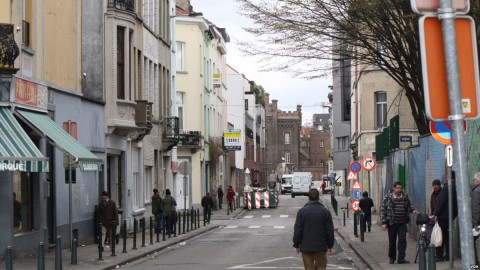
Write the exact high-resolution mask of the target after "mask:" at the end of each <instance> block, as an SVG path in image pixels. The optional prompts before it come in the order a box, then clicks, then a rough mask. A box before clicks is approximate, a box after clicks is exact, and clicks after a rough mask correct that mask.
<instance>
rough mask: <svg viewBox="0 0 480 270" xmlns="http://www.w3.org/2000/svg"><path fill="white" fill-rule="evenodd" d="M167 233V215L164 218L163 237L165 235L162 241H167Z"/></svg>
mask: <svg viewBox="0 0 480 270" xmlns="http://www.w3.org/2000/svg"><path fill="white" fill-rule="evenodd" d="M166 231H167V219H166V217H165V215H164V216H163V230H162V235H163V238H162V241H166V239H165V232H166Z"/></svg>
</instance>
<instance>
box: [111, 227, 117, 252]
mask: <svg viewBox="0 0 480 270" xmlns="http://www.w3.org/2000/svg"><path fill="white" fill-rule="evenodd" d="M116 225H117V224H115V220H114V221H112V227H111V229H110V241H111V242H112V243H111V249H112V254H111V255H110V256H117V254H115V244H116V243H117V226H116Z"/></svg>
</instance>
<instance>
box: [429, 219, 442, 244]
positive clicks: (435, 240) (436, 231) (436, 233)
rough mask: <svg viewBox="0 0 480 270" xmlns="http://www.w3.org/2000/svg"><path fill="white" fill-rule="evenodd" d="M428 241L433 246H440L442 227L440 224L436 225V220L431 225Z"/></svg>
mask: <svg viewBox="0 0 480 270" xmlns="http://www.w3.org/2000/svg"><path fill="white" fill-rule="evenodd" d="M430 243H432V244H433V245H434V246H435V247H441V246H442V243H443V238H442V229H441V228H440V225H438V222H436V223H435V226H433V230H432V235H431V236H430Z"/></svg>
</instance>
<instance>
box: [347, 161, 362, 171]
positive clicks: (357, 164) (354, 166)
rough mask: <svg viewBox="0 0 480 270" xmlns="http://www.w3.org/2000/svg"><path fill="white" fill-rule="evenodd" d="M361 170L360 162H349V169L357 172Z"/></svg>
mask: <svg viewBox="0 0 480 270" xmlns="http://www.w3.org/2000/svg"><path fill="white" fill-rule="evenodd" d="M361 170H362V164H360V162H358V161H353V162H352V163H350V171H352V172H354V173H358V172H359V171H361Z"/></svg>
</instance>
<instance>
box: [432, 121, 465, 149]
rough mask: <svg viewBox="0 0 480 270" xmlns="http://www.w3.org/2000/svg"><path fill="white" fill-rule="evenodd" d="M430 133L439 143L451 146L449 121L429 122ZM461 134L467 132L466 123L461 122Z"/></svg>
mask: <svg viewBox="0 0 480 270" xmlns="http://www.w3.org/2000/svg"><path fill="white" fill-rule="evenodd" d="M429 126H430V133H432V137H433V138H435V140H437V141H438V142H439V143H442V144H452V126H451V125H450V122H449V121H430V124H429ZM463 132H467V122H466V121H463Z"/></svg>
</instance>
